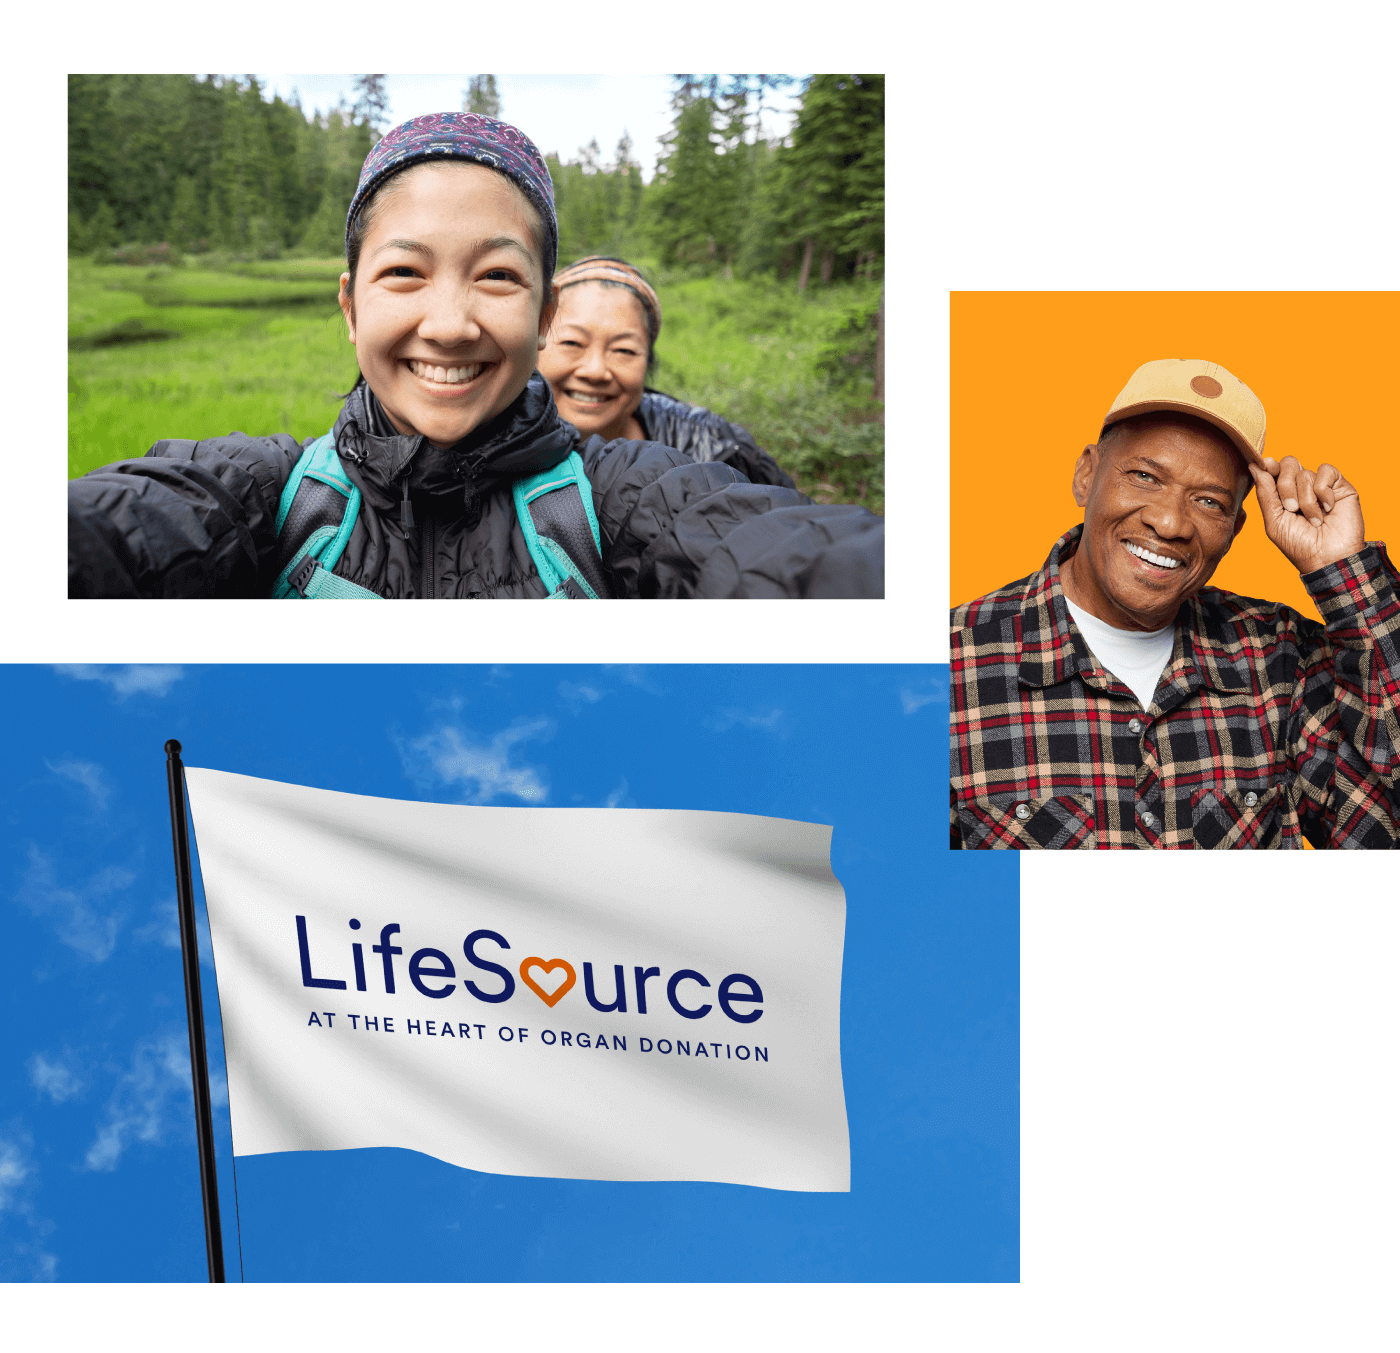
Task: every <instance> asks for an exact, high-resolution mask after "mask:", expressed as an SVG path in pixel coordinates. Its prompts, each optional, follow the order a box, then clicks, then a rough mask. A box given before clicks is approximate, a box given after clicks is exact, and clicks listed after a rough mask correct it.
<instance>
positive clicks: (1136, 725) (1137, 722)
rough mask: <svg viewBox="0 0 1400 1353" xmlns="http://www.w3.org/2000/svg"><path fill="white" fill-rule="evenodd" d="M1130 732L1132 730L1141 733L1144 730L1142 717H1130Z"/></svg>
mask: <svg viewBox="0 0 1400 1353" xmlns="http://www.w3.org/2000/svg"><path fill="white" fill-rule="evenodd" d="M1128 732H1130V733H1141V732H1142V720H1141V719H1129V720H1128Z"/></svg>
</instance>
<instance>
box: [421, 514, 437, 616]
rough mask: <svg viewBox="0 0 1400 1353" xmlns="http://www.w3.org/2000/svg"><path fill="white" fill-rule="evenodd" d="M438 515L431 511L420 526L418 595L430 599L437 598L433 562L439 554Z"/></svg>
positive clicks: (434, 599)
mask: <svg viewBox="0 0 1400 1353" xmlns="http://www.w3.org/2000/svg"><path fill="white" fill-rule="evenodd" d="M436 521H437V518H436V516H435V515H434V514H433V513H432V512H429V513H428V514H427V515H426V516H425V517H424V518H423V520H422V523H421V524H420V526H419V528H418V569H419V583H418V595H419V596H420V597H426V598H427V599H428V600H429V601H436V600H437V587H436V585H435V582H434V574H433V562H434V557H435V556H436V554H437V529H436Z"/></svg>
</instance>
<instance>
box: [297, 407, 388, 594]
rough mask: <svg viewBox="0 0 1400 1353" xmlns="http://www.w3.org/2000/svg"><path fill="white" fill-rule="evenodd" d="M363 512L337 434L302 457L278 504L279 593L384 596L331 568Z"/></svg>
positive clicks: (315, 444)
mask: <svg viewBox="0 0 1400 1353" xmlns="http://www.w3.org/2000/svg"><path fill="white" fill-rule="evenodd" d="M359 514H360V490H359V489H358V488H357V487H356V486H355V485H354V484H353V483H352V482H351V481H350V479H349V478H348V477H347V476H346V474H345V469H344V467H343V466H342V465H341V463H340V457H339V456H337V455H336V453H335V438H334V437H333V436H332V434H331V433H329V432H328V433H326V435H325V436H324V437H318V438H317V439H316V440H315V441H314V442H312V443H311V445H310V446H308V447H307V448H306V450H305V451H303V452H302V453H301V459H300V460H298V461H297V463H296V466H295V468H294V469H293V470H292V473H291V477H290V478H289V479H288V480H287V483H286V486H285V487H284V488H283V490H282V497H281V499H280V501H279V502H278V504H277V563H278V572H277V581H276V582H275V583H274V584H273V587H272V595H273V596H274V597H277V598H293V599H295V598H298V597H305V598H307V599H310V600H315V599H317V598H326V599H330V600H337V601H370V600H373V601H382V600H383V598H382V597H381V596H380V595H379V593H378V592H371V591H370V590H369V589H368V588H367V587H361V586H360V585H359V584H358V583H352V582H351V581H350V580H349V579H348V578H341V577H338V576H337V575H336V574H335V573H333V572H332V571H331V570H332V569H334V568H335V565H336V561H337V560H338V559H339V558H340V556H341V555H342V554H343V553H344V551H345V545H346V542H347V541H348V540H349V539H350V533H351V532H352V531H353V530H354V529H355V519H356V518H357V517H358V516H359Z"/></svg>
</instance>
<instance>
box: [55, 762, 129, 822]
mask: <svg viewBox="0 0 1400 1353" xmlns="http://www.w3.org/2000/svg"><path fill="white" fill-rule="evenodd" d="M44 764H45V765H46V766H48V768H49V769H50V770H51V771H52V772H53V773H54V774H55V775H59V776H62V777H63V779H65V780H71V781H72V782H73V783H74V784H75V785H81V786H82V787H83V788H84V789H86V790H87V792H88V793H89V794H91V795H92V801H93V804H94V806H95V807H96V808H97V809H98V810H99V811H101V810H102V809H104V808H106V806H107V800H108V799H109V798H110V797H111V794H112V791H111V789H110V788H109V786H108V784H107V780H106V777H105V776H104V775H103V774H102V767H101V766H98V765H96V764H94V763H93V762H91V761H46V762H45V763H44Z"/></svg>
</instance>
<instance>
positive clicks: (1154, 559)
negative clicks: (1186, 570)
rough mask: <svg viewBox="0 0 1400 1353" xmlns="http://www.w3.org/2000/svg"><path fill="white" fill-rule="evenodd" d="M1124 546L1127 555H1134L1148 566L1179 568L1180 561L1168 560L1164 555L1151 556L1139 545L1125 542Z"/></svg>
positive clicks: (1148, 551) (1150, 552)
mask: <svg viewBox="0 0 1400 1353" xmlns="http://www.w3.org/2000/svg"><path fill="white" fill-rule="evenodd" d="M1123 543H1124V545H1127V546H1128V553H1129V554H1135V555H1137V557H1138V558H1139V559H1146V560H1147V562H1148V563H1149V564H1156V565H1157V567H1158V568H1180V567H1181V560H1180V559H1168V558H1167V556H1166V555H1164V554H1153V553H1152V551H1151V550H1145V549H1143V547H1142V546H1141V545H1129V544H1128V542H1127V541H1126V540H1125V541H1124V542H1123Z"/></svg>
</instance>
